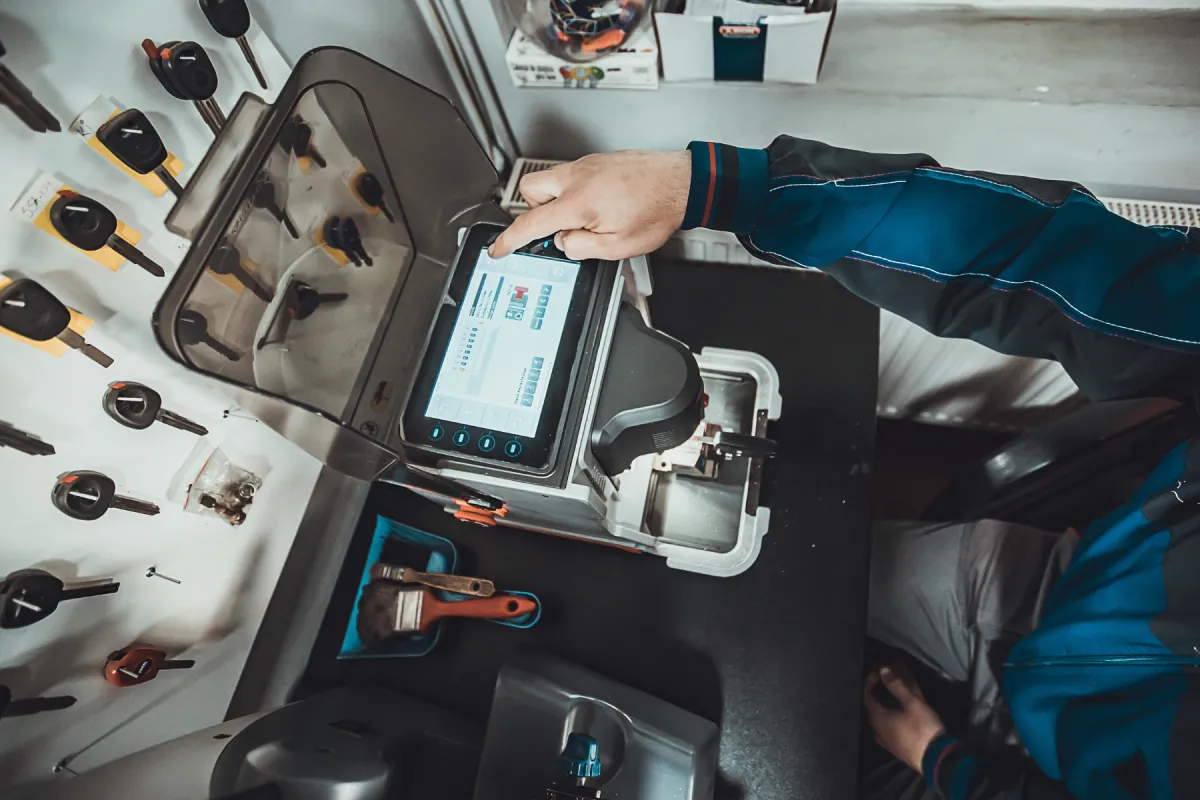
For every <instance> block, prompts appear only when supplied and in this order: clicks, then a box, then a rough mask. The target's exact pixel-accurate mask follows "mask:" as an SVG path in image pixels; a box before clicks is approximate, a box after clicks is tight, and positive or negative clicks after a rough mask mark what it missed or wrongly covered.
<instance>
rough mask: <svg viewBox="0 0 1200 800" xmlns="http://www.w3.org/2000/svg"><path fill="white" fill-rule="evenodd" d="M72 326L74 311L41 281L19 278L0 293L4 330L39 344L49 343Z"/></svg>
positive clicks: (1, 322)
mask: <svg viewBox="0 0 1200 800" xmlns="http://www.w3.org/2000/svg"><path fill="white" fill-rule="evenodd" d="M70 323H71V311H70V309H68V308H67V307H66V306H65V305H63V304H62V301H61V300H59V299H58V298H57V297H55V296H54V295H52V294H51V293H50V291H49V290H48V289H46V287H44V286H42V285H41V284H40V283H38V282H37V281H34V280H30V279H29V278H19V279H17V280H15V281H13V282H12V283H10V284H8V285H7V286H5V287H4V288H3V289H0V327H4V328H8V329H9V330H10V331H12V332H13V333H16V334H20V335H21V336H24V337H25V338H26V339H32V340H33V341H35V342H47V341H50V340H51V339H53V338H54V337H56V336H58V335H59V334H60V333H62V332H63V331H65V330H66V329H67V326H68V325H69V324H70Z"/></svg>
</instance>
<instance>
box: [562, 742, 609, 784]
mask: <svg viewBox="0 0 1200 800" xmlns="http://www.w3.org/2000/svg"><path fill="white" fill-rule="evenodd" d="M558 764H559V767H560V768H561V769H562V775H563V777H564V778H576V779H577V778H599V777H600V771H601V765H600V743H599V742H597V741H596V740H595V739H593V738H592V737H590V736H587V735H586V734H582V733H572V734H571V735H570V736H568V737H567V746H566V747H565V748H563V751H562V755H560V756H559V757H558Z"/></svg>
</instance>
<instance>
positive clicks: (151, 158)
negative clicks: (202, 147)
mask: <svg viewBox="0 0 1200 800" xmlns="http://www.w3.org/2000/svg"><path fill="white" fill-rule="evenodd" d="M96 138H97V139H99V140H100V143H101V144H102V145H104V146H105V147H107V148H108V149H109V150H110V151H112V154H113V155H115V156H116V157H117V158H119V159H120V160H121V163H123V164H124V165H125V166H127V167H129V168H130V169H131V170H133V171H134V172H137V173H140V174H142V175H146V174H148V173H150V172H153V171H154V170H155V169H156V168H157V167H159V166H162V163H163V162H164V161H166V160H167V148H166V146H165V145H164V144H163V140H162V137H160V136H159V135H158V131H156V130H155V129H154V126H153V125H151V124H150V120H148V119H147V118H146V115H145V114H143V113H142V112H141V111H138V110H137V109H136V108H130V109H127V110H125V111H122V112H121V113H120V114H117V115H116V116H115V117H112V118H111V119H109V120H108V121H107V122H105V123H104V124H103V125H101V126H100V127H99V128H98V129H97V130H96Z"/></svg>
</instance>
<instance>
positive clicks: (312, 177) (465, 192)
mask: <svg viewBox="0 0 1200 800" xmlns="http://www.w3.org/2000/svg"><path fill="white" fill-rule="evenodd" d="M496 179H497V178H496V173H495V171H494V170H493V168H492V165H491V163H490V162H489V161H488V159H487V157H486V156H485V154H484V152H483V151H482V149H481V148H480V146H479V144H478V142H477V141H476V139H475V138H474V136H473V135H472V133H471V131H470V129H469V128H468V127H467V126H466V124H465V123H464V122H463V120H462V118H461V117H460V116H459V115H458V112H457V111H456V110H455V109H454V107H453V106H452V105H451V104H450V103H449V102H448V101H447V100H446V99H445V98H443V97H441V96H439V95H437V94H435V93H433V92H431V91H429V90H427V89H425V88H424V87H422V86H420V85H418V84H416V83H413V82H412V81H410V80H408V79H406V78H404V77H403V76H401V75H398V74H396V73H394V72H392V71H390V70H388V69H386V68H384V67H382V66H381V65H379V64H377V63H375V62H373V61H371V60H369V59H367V58H366V57H364V56H362V55H359V54H358V53H354V52H351V51H348V50H343V49H340V48H325V49H320V50H315V51H313V52H311V53H309V54H308V55H306V56H304V58H302V59H301V60H300V62H299V63H298V64H297V65H296V68H295V70H294V71H293V72H292V75H291V77H290V79H289V80H288V82H287V84H286V86H285V87H284V88H283V90H282V91H281V92H280V94H279V99H278V100H277V102H276V103H275V105H274V106H266V105H265V104H264V103H262V101H261V100H259V99H258V98H257V97H255V96H253V95H246V96H244V97H243V98H242V101H241V102H240V103H239V106H238V109H237V111H236V112H235V113H234V114H233V115H231V116H230V120H229V123H228V125H227V126H226V128H225V130H224V131H223V132H222V135H221V137H220V138H219V139H218V141H217V142H216V144H214V146H213V148H212V149H211V150H210V152H209V153H208V155H207V156H206V158H205V161H204V163H203V164H202V165H201V168H200V169H199V170H198V172H197V175H196V177H195V178H194V179H193V180H192V181H191V182H190V184H189V185H188V188H187V191H186V193H185V195H184V197H183V198H182V199H181V200H180V201H179V203H178V204H177V206H176V208H175V209H174V210H173V211H172V213H171V216H170V217H168V226H169V227H171V228H172V229H173V230H175V231H176V232H178V233H180V234H182V235H184V236H187V237H188V238H190V239H192V242H193V244H192V248H191V250H190V251H189V253H188V255H187V256H186V258H185V259H184V262H183V264H182V265H181V266H180V268H179V271H178V273H177V274H176V275H175V276H174V278H173V280H172V283H171V285H170V287H169V288H168V290H167V292H166V294H165V295H164V297H163V300H162V302H161V303H160V306H159V308H158V310H157V311H156V314H155V326H156V328H157V332H158V336H159V339H160V341H161V342H162V344H163V346H164V347H165V348H166V349H167V351H168V352H169V353H170V354H171V355H172V356H174V357H175V358H177V359H178V360H180V361H182V362H184V363H185V364H187V365H189V366H191V367H193V368H195V369H197V370H199V371H202V372H205V373H209V374H211V375H214V376H217V377H219V378H221V379H224V380H226V381H229V382H232V383H235V384H239V385H241V386H243V387H246V388H249V389H251V390H253V391H254V392H256V393H258V394H260V395H266V396H271V397H275V398H279V399H282V400H284V401H287V403H289V404H292V405H299V406H302V407H304V408H307V409H309V410H312V411H316V412H318V413H320V414H321V415H322V416H325V417H326V418H329V419H331V420H334V421H336V422H338V423H339V424H341V425H345V426H351V427H353V428H354V429H355V430H358V431H360V432H362V433H364V434H365V435H367V436H368V437H369V438H371V439H374V440H376V441H377V442H379V443H386V442H387V441H388V440H390V439H391V436H390V435H389V434H390V429H392V428H394V425H393V424H392V420H393V419H394V418H395V416H396V414H397V413H398V411H399V406H400V405H402V403H403V401H404V396H405V393H406V392H407V390H408V387H409V385H410V384H411V379H412V375H413V373H414V372H415V370H416V369H417V367H418V366H419V363H420V357H421V350H422V348H423V345H424V343H425V339H426V335H427V332H428V328H429V324H430V322H431V320H432V318H433V316H434V314H435V313H436V310H437V306H438V304H439V302H440V300H441V293H442V291H443V287H444V284H445V280H446V276H447V272H448V267H449V265H450V263H451V262H452V260H453V258H454V255H455V251H456V249H457V235H456V234H457V230H458V229H459V228H460V227H461V226H463V225H465V224H469V223H470V222H471V221H472V220H473V218H474V216H475V215H476V214H477V213H478V212H479V210H480V208H481V204H484V203H486V202H487V201H488V199H489V194H490V192H491V191H492V190H493V188H494V187H495V184H496ZM346 220H351V221H352V225H353V228H356V229H357V232H358V235H359V238H360V239H361V244H358V243H356V242H355V241H354V239H355V237H354V235H353V231H352V230H351V229H350V228H349V227H348V226H347V224H346V222H345V221H346ZM339 245H340V248H339Z"/></svg>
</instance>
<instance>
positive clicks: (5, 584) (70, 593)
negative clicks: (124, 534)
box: [0, 569, 121, 628]
mask: <svg viewBox="0 0 1200 800" xmlns="http://www.w3.org/2000/svg"><path fill="white" fill-rule="evenodd" d="M120 588H121V584H120V583H117V582H116V581H114V580H112V579H111V578H103V579H100V580H94V581H80V582H77V583H64V582H63V581H62V580H61V579H59V578H57V577H55V576H54V575H51V574H50V573H49V572H46V571H45V570H44V569H22V570H18V571H16V572H13V573H11V574H10V575H9V576H8V577H7V578H5V579H4V580H3V581H0V628H24V627H25V626H27V625H33V624H34V623H36V622H41V621H42V620H44V619H45V618H46V617H48V616H50V615H51V614H53V613H54V612H55V611H56V610H58V604H59V603H61V602H63V601H64V600H80V599H82V598H85V597H99V596H101V595H106V594H113V593H115V592H116V591H117V590H118V589H120Z"/></svg>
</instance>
